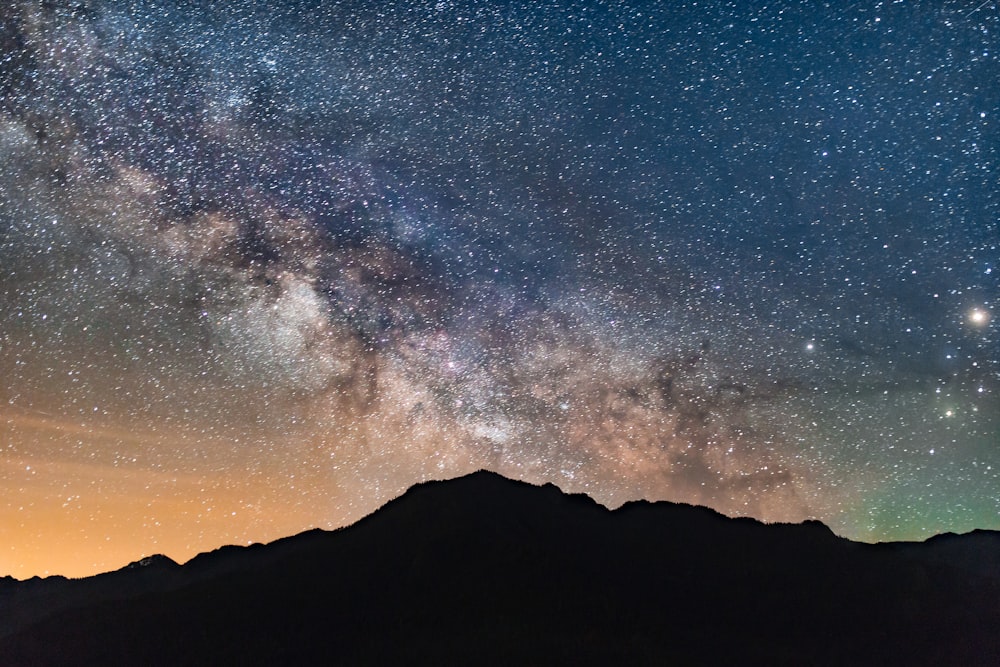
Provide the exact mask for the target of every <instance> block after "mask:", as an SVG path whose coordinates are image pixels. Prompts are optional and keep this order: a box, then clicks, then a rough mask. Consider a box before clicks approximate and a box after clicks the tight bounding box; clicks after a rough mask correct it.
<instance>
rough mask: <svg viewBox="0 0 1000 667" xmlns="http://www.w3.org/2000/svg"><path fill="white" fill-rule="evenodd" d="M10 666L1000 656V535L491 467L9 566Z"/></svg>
mask: <svg viewBox="0 0 1000 667" xmlns="http://www.w3.org/2000/svg"><path fill="white" fill-rule="evenodd" d="M0 664H2V665H5V666H7V665H65V664H88V665H126V664H127V665H185V664H204V665H224V664H240V665H247V664H261V665H280V664H285V665H292V664H344V665H396V664H436V665H441V664H461V665H482V664H497V665H499V664H503V665H528V664H539V665H550V664H572V665H579V664H599V665H624V664H629V665H635V664H650V665H674V664H679V665H687V664H740V665H746V664H767V665H776V664H787V665H806V664H813V665H814V664H836V665H862V664H868V665H886V664H898V665H920V664H934V665H947V664H951V665H991V664H992V665H998V664H1000V534H998V533H993V532H987V531H977V532H976V533H973V534H970V535H965V536H943V537H939V538H935V539H933V540H929V541H928V542H925V543H922V544H912V543H908V544H889V545H865V544H858V543H853V542H849V541H847V540H844V539H841V538H838V537H836V536H835V535H833V534H832V533H831V532H830V531H829V530H828V529H827V528H826V527H824V526H823V525H822V524H819V523H816V522H807V523H805V524H802V525H763V524H760V523H758V522H756V521H753V520H749V519H729V518H726V517H723V516H721V515H719V514H717V513H715V512H713V511H711V510H707V509H703V508H698V507H691V506H686V505H674V504H670V503H654V504H651V503H645V502H639V503H631V504H628V505H626V506H624V507H623V508H621V509H619V510H617V511H613V512H612V511H608V510H607V509H605V508H603V507H601V506H599V505H597V504H596V503H594V502H593V501H591V500H590V499H589V498H587V497H585V496H568V495H565V494H563V493H561V492H560V491H559V490H558V489H556V488H555V487H553V486H544V487H535V486H531V485H528V484H524V483H520V482H513V481H510V480H507V479H504V478H502V477H500V476H497V475H494V474H492V473H485V472H480V473H476V474H473V475H470V476H467V477H463V478H460V479H457V480H452V481H447V482H430V483H426V484H421V485H418V486H416V487H414V488H413V489H411V490H410V491H409V492H407V493H406V494H405V495H404V496H403V497H402V498H399V499H397V500H395V501H393V502H391V503H389V504H388V505H386V506H385V507H383V508H382V509H380V510H379V511H378V512H376V513H375V514H373V515H371V516H369V517H368V518H366V519H364V520H362V521H360V522H359V523H357V524H355V525H354V526H351V527H349V528H345V529H343V530H339V531H335V532H323V531H318V530H316V531H311V532H307V533H303V534H301V535H298V536H295V537H291V538H288V539H284V540H280V541H278V542H275V543H272V544H270V545H267V546H254V547H250V548H239V547H226V548H223V549H219V550H217V551H214V552H212V553H208V554H203V555H201V556H198V557H197V558H195V559H193V560H192V561H191V562H190V563H188V564H186V565H184V566H180V565H177V564H176V563H174V562H173V561H171V560H169V559H167V558H163V557H159V558H155V557H154V558H152V559H146V560H145V561H142V562H140V563H136V564H133V565H132V566H129V567H127V568H124V569H122V570H119V571H117V572H113V573H109V574H105V575H100V576H97V577H91V578H89V579H82V580H65V579H61V578H50V579H44V580H40V579H33V580H29V581H25V582H16V581H14V580H12V579H7V580H0Z"/></svg>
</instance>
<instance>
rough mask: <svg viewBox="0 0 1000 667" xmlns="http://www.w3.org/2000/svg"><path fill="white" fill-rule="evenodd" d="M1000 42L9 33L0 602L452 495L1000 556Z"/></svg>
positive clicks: (783, 29) (739, 17)
mask: <svg viewBox="0 0 1000 667" xmlns="http://www.w3.org/2000/svg"><path fill="white" fill-rule="evenodd" d="M998 4H1000V3H997V2H995V1H993V0H989V1H987V2H983V3H979V2H964V1H963V2H958V1H954V2H948V1H944V0H941V1H939V0H933V1H930V0H929V1H927V2H911V1H905V2H904V1H900V0H897V1H895V2H878V1H875V0H866V1H859V2H853V3H851V2H846V1H845V2H829V3H821V2H818V1H816V2H814V1H812V0H809V1H806V0H802V1H792V0H778V1H776V2H770V3H766V4H765V3H763V2H759V3H758V2H742V1H739V2H736V1H733V2H623V3H622V2H606V3H604V2H534V1H532V2H523V3H507V2H485V1H482V2H475V1H471V0H458V1H454V2H450V1H440V2H433V1H418V0H413V1H410V0H398V1H397V2H380V3H372V2H361V1H356V2H338V3H334V2H319V1H318V0H317V1H313V2H307V1H305V0H303V1H301V2H297V1H294V0H289V1H286V2H277V1H269V2H256V1H255V2H250V1H249V0H246V1H245V2H232V3H230V2H227V3H210V2H185V1H183V0H132V1H128V0H121V1H118V0H103V1H102V0H94V1H92V2H75V1H57V0H46V1H41V0H39V1H27V0H15V1H14V2H7V3H4V6H3V8H2V9H0V17H2V34H0V43H2V50H0V574H12V575H14V576H17V577H28V576H31V575H34V574H45V573H50V574H56V573H59V574H65V575H72V576H79V575H84V574H91V573H95V572H99V571H104V570H109V569H113V568H116V567H120V566H122V565H124V564H125V563H127V562H129V561H132V560H136V559H137V558H139V557H141V556H143V555H148V554H153V553H165V554H167V555H169V556H171V557H173V558H174V559H177V560H185V559H187V558H190V557H191V556H192V555H194V554H196V553H198V552H200V551H205V550H209V549H212V548H215V547H217V546H219V545H221V544H226V543H237V544H246V543H248V542H258V541H267V540H272V539H275V538H278V537H281V536H285V535H290V534H293V533H296V532H299V531H301V530H304V529H307V528H311V527H315V526H318V527H323V528H335V527H339V526H343V525H346V524H349V523H351V522H353V521H355V520H356V519H358V518H360V517H362V516H364V515H365V514H368V513H370V512H371V511H373V510H374V509H376V508H377V507H379V506H380V505H381V504H382V503H384V502H386V501H387V500H389V499H391V498H393V497H395V496H397V495H399V494H400V493H401V492H402V491H404V490H405V489H406V488H407V487H408V486H410V485H412V484H414V483H416V482H418V481H422V480H426V479H432V478H438V479H440V478H447V477H453V476H457V475H460V474H463V473H466V472H470V471H473V470H476V469H479V468H487V469H490V470H495V471H497V472H500V473H502V474H505V475H507V476H510V477H514V478H518V479H524V480H527V481H531V482H536V483H540V482H546V481H550V482H553V483H555V484H557V485H558V486H559V487H561V488H563V489H564V490H566V491H573V492H585V493H588V494H590V495H591V496H592V497H594V498H595V499H597V500H598V501H600V502H602V503H604V504H607V505H609V506H612V507H613V506H617V505H619V504H621V503H623V502H625V501H628V500H632V499H638V498H646V499H650V500H660V499H667V500H674V501H682V502H688V503H697V504H704V505H708V506H711V507H713V508H716V509H718V510H720V511H722V512H724V513H727V514H730V515H748V516H753V517H757V518H760V519H763V520H766V521H801V520H803V519H806V518H818V519H820V520H822V521H823V522H825V523H826V524H828V525H829V526H830V527H831V528H832V529H833V530H834V531H835V532H837V533H838V534H840V535H843V536H846V537H849V538H852V539H859V540H865V541H879V540H895V539H923V538H926V537H928V536H930V535H932V534H935V533H938V532H942V531H954V532H964V531H968V530H971V529H973V528H977V527H978V528H993V529H1000V229H998V221H1000V183H998V179H1000V6H998ZM375 5H377V7H376V6H375Z"/></svg>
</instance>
